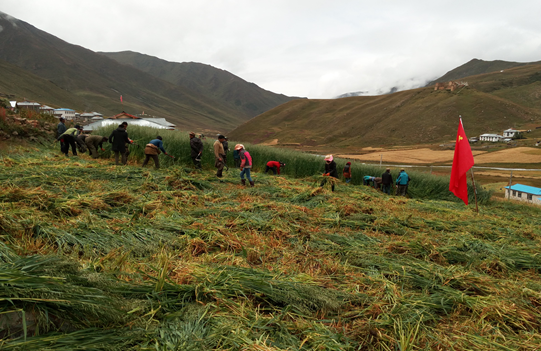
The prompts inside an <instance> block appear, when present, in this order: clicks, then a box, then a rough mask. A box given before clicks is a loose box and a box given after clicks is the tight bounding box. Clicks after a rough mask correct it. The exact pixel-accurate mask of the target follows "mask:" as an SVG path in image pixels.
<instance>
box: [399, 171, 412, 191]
mask: <svg viewBox="0 0 541 351" xmlns="http://www.w3.org/2000/svg"><path fill="white" fill-rule="evenodd" d="M409 181H410V177H409V176H408V174H407V173H406V171H405V170H404V169H401V170H400V173H399V174H398V177H397V178H396V195H398V196H406V192H407V190H408V183H409Z"/></svg>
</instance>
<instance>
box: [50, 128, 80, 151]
mask: <svg viewBox="0 0 541 351" xmlns="http://www.w3.org/2000/svg"><path fill="white" fill-rule="evenodd" d="M80 132H81V126H80V125H78V124H77V125H75V127H73V128H68V129H66V131H65V132H64V133H62V134H61V135H59V136H58V138H56V141H60V143H61V149H60V150H61V151H62V153H63V154H64V155H66V156H68V152H69V148H70V145H71V152H72V153H73V156H77V136H78V135H79V133H80ZM85 151H86V149H85Z"/></svg>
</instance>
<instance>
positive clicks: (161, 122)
mask: <svg viewBox="0 0 541 351" xmlns="http://www.w3.org/2000/svg"><path fill="white" fill-rule="evenodd" d="M92 120H93V121H95V120H94V119H92ZM122 122H127V123H128V125H129V126H130V125H132V126H141V127H151V128H156V129H169V130H174V129H175V125H174V124H172V123H169V122H167V120H166V119H165V118H141V117H137V116H134V115H130V114H129V113H125V112H122V113H120V114H118V115H116V116H113V117H111V118H106V119H103V118H102V119H100V120H97V121H95V122H92V123H90V124H88V125H86V126H83V132H85V133H91V132H92V131H93V130H96V129H98V128H101V127H107V126H110V125H115V126H118V125H119V124H121V123H122Z"/></svg>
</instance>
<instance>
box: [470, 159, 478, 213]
mask: <svg viewBox="0 0 541 351" xmlns="http://www.w3.org/2000/svg"><path fill="white" fill-rule="evenodd" d="M470 170H471V181H472V184H473V193H474V194H475V211H476V212H477V214H479V207H478V206H477V187H476V186H475V179H474V178H473V167H472V168H470Z"/></svg>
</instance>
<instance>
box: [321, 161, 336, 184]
mask: <svg viewBox="0 0 541 351" xmlns="http://www.w3.org/2000/svg"><path fill="white" fill-rule="evenodd" d="M324 160H325V173H323V175H324V176H327V177H333V178H336V179H338V171H337V170H336V162H334V158H333V156H332V155H327V156H325V158H324ZM323 185H325V182H322V183H321V186H323ZM331 191H334V183H333V184H332V185H331Z"/></svg>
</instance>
